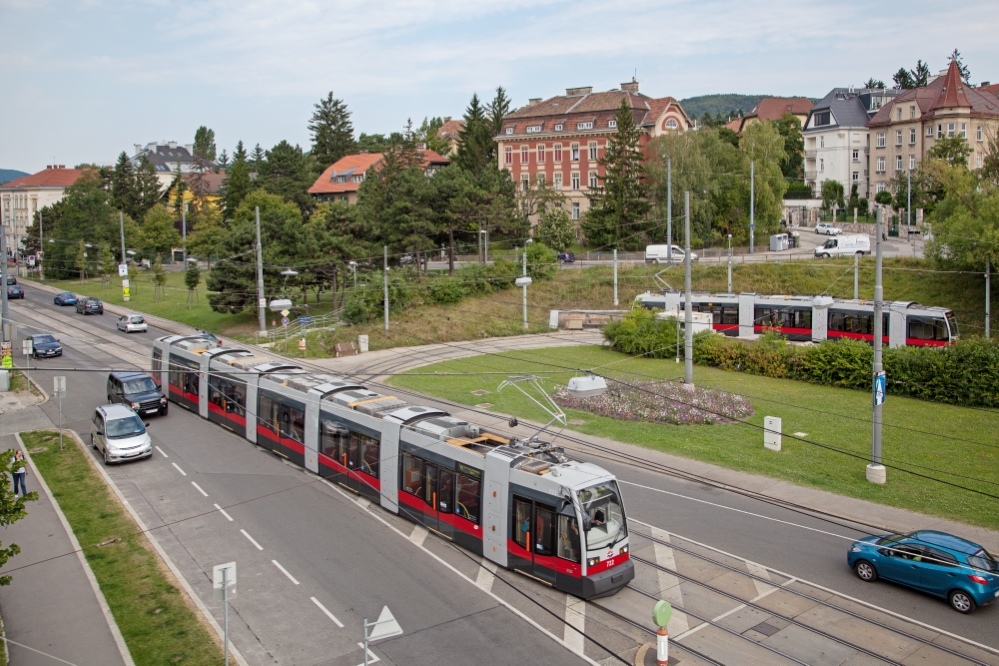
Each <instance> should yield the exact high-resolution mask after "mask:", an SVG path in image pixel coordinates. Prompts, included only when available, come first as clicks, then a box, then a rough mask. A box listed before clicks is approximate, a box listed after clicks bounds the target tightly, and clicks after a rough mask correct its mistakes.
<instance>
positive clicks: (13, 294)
mask: <svg viewBox="0 0 999 666" xmlns="http://www.w3.org/2000/svg"><path fill="white" fill-rule="evenodd" d="M7 298H24V287H22V286H21V285H19V284H9V285H7Z"/></svg>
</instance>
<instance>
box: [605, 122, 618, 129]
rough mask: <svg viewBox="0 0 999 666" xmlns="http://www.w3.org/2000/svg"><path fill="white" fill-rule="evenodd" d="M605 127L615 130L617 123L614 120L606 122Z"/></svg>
mask: <svg viewBox="0 0 999 666" xmlns="http://www.w3.org/2000/svg"><path fill="white" fill-rule="evenodd" d="M607 127H609V128H611V129H614V128H616V127H617V121H616V120H608V121H607Z"/></svg>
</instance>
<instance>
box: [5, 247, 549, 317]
mask: <svg viewBox="0 0 999 666" xmlns="http://www.w3.org/2000/svg"><path fill="white" fill-rule="evenodd" d="M524 277H525V278H526V277H527V245H524ZM524 283H525V284H524V330H525V331H526V330H527V328H528V325H527V285H528V284H529V283H528V282H527V280H524ZM4 293H6V292H4Z"/></svg>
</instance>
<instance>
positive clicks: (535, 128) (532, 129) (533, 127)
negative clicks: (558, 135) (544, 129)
mask: <svg viewBox="0 0 999 666" xmlns="http://www.w3.org/2000/svg"><path fill="white" fill-rule="evenodd" d="M540 131H541V125H528V126H527V133H528V134H537V133H538V132H540Z"/></svg>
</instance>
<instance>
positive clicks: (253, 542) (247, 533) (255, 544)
mask: <svg viewBox="0 0 999 666" xmlns="http://www.w3.org/2000/svg"><path fill="white" fill-rule="evenodd" d="M219 510H220V511H221V509H219ZM223 513H225V512H224V511H223ZM229 520H232V518H230V519H229ZM240 532H242V533H243V536H245V537H246V538H247V539H249V540H250V543H252V544H253V545H254V546H256V547H257V550H263V549H264V547H263V546H261V545H260V544H259V543H257V540H256V539H254V538H253V537H251V536H250V533H249V532H247V531H246V530H240ZM272 561H273V560H272ZM274 564H277V565H278V569H281V571H284V568H283V567H282V566H281V565H280V564H278V563H277V562H274ZM284 575H286V576H288V578H291V574H289V573H288V572H287V571H284ZM291 579H292V580H295V579H294V578H291ZM295 585H298V581H297V580H296V581H295Z"/></svg>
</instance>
